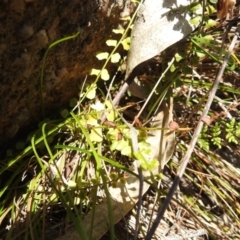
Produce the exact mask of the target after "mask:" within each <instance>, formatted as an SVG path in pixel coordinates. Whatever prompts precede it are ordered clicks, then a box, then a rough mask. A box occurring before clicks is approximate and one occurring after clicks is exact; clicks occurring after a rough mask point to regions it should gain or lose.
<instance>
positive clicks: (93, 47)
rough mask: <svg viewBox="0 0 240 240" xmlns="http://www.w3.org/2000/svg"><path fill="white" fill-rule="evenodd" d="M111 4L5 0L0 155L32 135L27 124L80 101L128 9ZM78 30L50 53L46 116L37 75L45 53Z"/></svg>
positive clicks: (0, 31) (0, 8)
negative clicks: (25, 135)
mask: <svg viewBox="0 0 240 240" xmlns="http://www.w3.org/2000/svg"><path fill="white" fill-rule="evenodd" d="M112 2H116V1H98V0H84V1H79V0H72V1H68V0H61V1H47V0H43V1H38V0H3V2H2V3H1V4H0V125H1V128H0V145H1V146H2V149H3V150H2V151H3V152H1V154H0V155H3V154H4V152H5V148H6V147H7V146H8V145H9V144H11V143H13V142H14V141H15V138H16V137H19V135H21V133H26V132H29V129H30V128H29V126H35V125H34V124H36V123H38V122H39V121H40V120H41V119H44V118H45V117H48V116H50V115H52V114H57V113H58V110H59V109H61V108H62V107H64V106H67V105H68V103H69V100H70V99H71V98H72V97H78V93H79V90H80V89H81V86H82V83H83V80H84V78H85V76H86V75H87V74H88V73H89V70H90V69H91V68H93V67H94V68H100V67H101V65H102V63H101V62H99V61H96V57H95V54H96V52H97V51H104V50H106V47H107V46H106V44H105V41H106V40H107V39H109V38H110V37H111V34H112V29H113V28H114V27H115V28H116V27H117V25H118V23H119V22H120V20H119V14H123V12H124V11H125V10H126V8H124V4H123V1H118V3H117V4H115V5H114V7H113V8H112V9H111V12H110V7H112V6H113V5H112ZM125 5H126V4H125ZM128 7H129V6H128ZM77 32H80V34H79V36H78V37H77V38H74V39H72V40H68V41H65V42H63V43H61V44H58V45H56V46H55V47H54V48H52V49H51V50H50V51H49V54H48V56H47V59H46V64H45V71H44V77H43V96H44V98H43V102H44V111H45V116H43V114H42V110H41V101H40V100H41V91H40V81H39V74H40V70H41V66H42V62H43V56H44V53H45V51H46V49H47V48H48V46H49V45H50V44H51V43H53V42H54V41H56V40H59V39H62V38H64V37H67V36H71V35H74V34H76V33H77ZM108 51H109V49H108ZM26 130H27V131H26Z"/></svg>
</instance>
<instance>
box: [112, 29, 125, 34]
mask: <svg viewBox="0 0 240 240" xmlns="http://www.w3.org/2000/svg"><path fill="white" fill-rule="evenodd" d="M112 31H113V32H114V33H116V34H123V33H124V31H125V30H124V29H113V30H112Z"/></svg>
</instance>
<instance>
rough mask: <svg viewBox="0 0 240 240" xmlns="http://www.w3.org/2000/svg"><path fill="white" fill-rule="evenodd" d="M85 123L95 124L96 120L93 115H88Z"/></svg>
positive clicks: (96, 123)
mask: <svg viewBox="0 0 240 240" xmlns="http://www.w3.org/2000/svg"><path fill="white" fill-rule="evenodd" d="M87 124H89V125H91V126H97V125H98V120H97V119H96V118H95V117H93V116H92V115H88V119H87Z"/></svg>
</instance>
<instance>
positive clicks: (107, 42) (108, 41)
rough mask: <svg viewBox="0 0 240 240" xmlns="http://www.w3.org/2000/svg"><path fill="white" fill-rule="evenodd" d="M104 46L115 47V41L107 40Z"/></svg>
mask: <svg viewBox="0 0 240 240" xmlns="http://www.w3.org/2000/svg"><path fill="white" fill-rule="evenodd" d="M106 44H107V45H108V46H112V47H115V46H116V45H117V40H113V39H109V40H107V41H106Z"/></svg>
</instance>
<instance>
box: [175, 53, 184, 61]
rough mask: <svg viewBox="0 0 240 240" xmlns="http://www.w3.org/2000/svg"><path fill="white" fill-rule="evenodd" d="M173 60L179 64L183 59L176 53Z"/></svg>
mask: <svg viewBox="0 0 240 240" xmlns="http://www.w3.org/2000/svg"><path fill="white" fill-rule="evenodd" d="M175 59H176V61H177V62H180V61H181V60H182V59H183V57H182V56H181V55H180V54H179V53H176V54H175Z"/></svg>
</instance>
